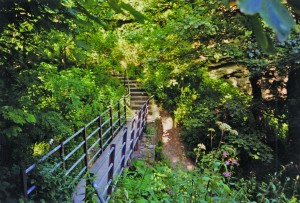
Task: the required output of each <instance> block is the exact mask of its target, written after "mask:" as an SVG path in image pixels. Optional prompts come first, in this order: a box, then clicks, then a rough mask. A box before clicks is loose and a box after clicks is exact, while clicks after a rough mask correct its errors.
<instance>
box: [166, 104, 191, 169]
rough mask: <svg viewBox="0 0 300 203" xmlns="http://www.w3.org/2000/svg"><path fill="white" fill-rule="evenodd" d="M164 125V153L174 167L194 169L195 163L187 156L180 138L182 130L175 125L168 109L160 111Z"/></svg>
mask: <svg viewBox="0 0 300 203" xmlns="http://www.w3.org/2000/svg"><path fill="white" fill-rule="evenodd" d="M160 117H161V119H162V125H163V135H162V142H163V154H164V156H165V157H166V158H167V159H168V160H169V161H170V163H171V166H172V167H173V168H176V167H182V168H184V169H187V170H192V169H193V167H194V163H193V162H192V161H191V160H189V159H188V158H187V157H186V153H185V152H186V150H185V147H184V145H183V143H182V142H181V140H180V130H179V128H177V127H174V125H173V124H174V122H173V119H172V117H171V116H170V115H169V114H168V112H167V111H165V110H162V111H160Z"/></svg>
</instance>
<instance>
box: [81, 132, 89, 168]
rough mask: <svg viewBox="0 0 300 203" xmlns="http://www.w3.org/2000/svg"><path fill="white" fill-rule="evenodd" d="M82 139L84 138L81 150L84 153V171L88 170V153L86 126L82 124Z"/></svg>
mask: <svg viewBox="0 0 300 203" xmlns="http://www.w3.org/2000/svg"><path fill="white" fill-rule="evenodd" d="M82 136H83V140H84V145H83V151H84V153H85V158H84V164H85V166H86V171H88V168H89V153H88V143H87V139H86V127H85V126H84V129H83V132H82Z"/></svg>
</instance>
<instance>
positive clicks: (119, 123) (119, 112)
mask: <svg viewBox="0 0 300 203" xmlns="http://www.w3.org/2000/svg"><path fill="white" fill-rule="evenodd" d="M118 119H119V122H118V125H119V127H121V109H120V101H118Z"/></svg>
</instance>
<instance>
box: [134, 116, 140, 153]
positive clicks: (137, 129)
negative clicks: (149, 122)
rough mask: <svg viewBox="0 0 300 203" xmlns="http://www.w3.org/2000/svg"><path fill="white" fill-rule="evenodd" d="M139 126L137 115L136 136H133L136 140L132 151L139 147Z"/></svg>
mask: <svg viewBox="0 0 300 203" xmlns="http://www.w3.org/2000/svg"><path fill="white" fill-rule="evenodd" d="M140 126H141V120H140V119H139V117H138V121H137V124H136V132H135V134H136V138H134V140H135V139H137V141H136V144H135V147H134V151H137V150H138V149H139V137H140Z"/></svg>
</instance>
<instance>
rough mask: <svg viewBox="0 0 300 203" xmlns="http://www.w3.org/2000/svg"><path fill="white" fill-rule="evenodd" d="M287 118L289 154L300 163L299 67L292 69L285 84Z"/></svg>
mask: <svg viewBox="0 0 300 203" xmlns="http://www.w3.org/2000/svg"><path fill="white" fill-rule="evenodd" d="M287 95H288V118H289V120H288V121H289V137H288V138H289V144H290V146H289V154H290V158H291V159H292V160H293V161H294V162H295V163H298V165H300V68H299V67H297V68H295V69H293V70H292V71H291V72H290V74H289V80H288V84H287Z"/></svg>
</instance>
